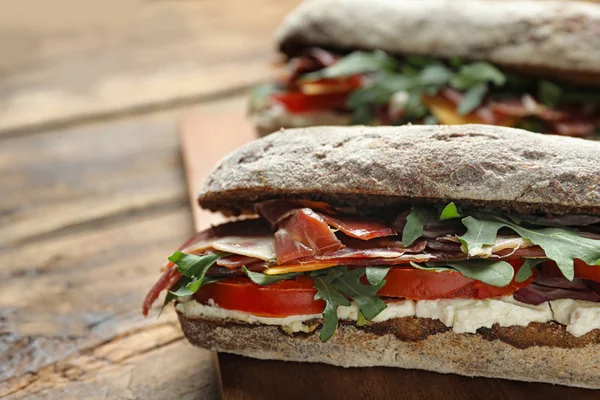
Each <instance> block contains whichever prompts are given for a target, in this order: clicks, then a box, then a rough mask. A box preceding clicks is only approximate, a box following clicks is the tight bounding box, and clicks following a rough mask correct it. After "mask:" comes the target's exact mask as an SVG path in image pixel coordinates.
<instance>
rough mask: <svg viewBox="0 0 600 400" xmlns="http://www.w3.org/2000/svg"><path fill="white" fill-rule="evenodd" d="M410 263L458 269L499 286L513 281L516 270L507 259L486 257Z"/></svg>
mask: <svg viewBox="0 0 600 400" xmlns="http://www.w3.org/2000/svg"><path fill="white" fill-rule="evenodd" d="M410 264H411V265H412V266H413V267H415V268H417V269H423V270H429V271H448V270H451V271H457V272H460V273H461V274H462V275H463V276H466V277H467V278H471V279H476V280H478V281H481V282H483V283H487V284H488V285H492V286H497V287H504V286H507V285H508V284H509V283H510V282H511V281H512V279H513V276H514V272H515V271H514V269H513V267H512V265H510V264H509V263H507V262H506V261H497V260H485V259H479V260H466V261H453V262H446V263H427V264H425V265H420V264H417V263H414V262H411V263H410Z"/></svg>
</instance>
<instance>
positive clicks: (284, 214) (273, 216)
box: [256, 200, 300, 227]
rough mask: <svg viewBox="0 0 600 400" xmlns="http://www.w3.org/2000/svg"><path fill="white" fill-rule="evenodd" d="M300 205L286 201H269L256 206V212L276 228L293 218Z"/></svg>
mask: <svg viewBox="0 0 600 400" xmlns="http://www.w3.org/2000/svg"><path fill="white" fill-rule="evenodd" d="M299 208H300V207H299V206H298V204H296V203H294V202H291V201H285V200H268V201H263V202H262V203H259V204H257V205H256V212H257V213H258V214H259V215H260V216H261V217H263V218H264V219H266V220H267V221H269V224H271V227H276V226H277V225H278V224H279V223H280V222H282V221H283V220H284V219H286V218H288V217H290V216H292V214H294V212H295V211H296V210H297V209H299Z"/></svg>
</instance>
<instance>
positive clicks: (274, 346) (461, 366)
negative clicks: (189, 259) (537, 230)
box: [178, 312, 600, 389]
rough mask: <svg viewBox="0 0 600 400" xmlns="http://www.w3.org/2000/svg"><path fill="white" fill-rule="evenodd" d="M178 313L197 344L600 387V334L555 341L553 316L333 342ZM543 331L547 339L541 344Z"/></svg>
mask: <svg viewBox="0 0 600 400" xmlns="http://www.w3.org/2000/svg"><path fill="white" fill-rule="evenodd" d="M178 316H179V320H180V322H181V326H182V328H183V332H184V334H185V336H186V338H187V339H188V340H189V341H190V342H191V343H192V344H194V345H196V346H200V347H203V348H207V349H210V350H213V351H220V352H227V353H234V354H239V355H243V356H247V357H253V358H260V359H269V360H283V361H301V362H320V363H326V364H332V365H337V366H341V367H371V366H388V367H399V368H411V369H424V370H429V371H435V372H441V373H454V374H460V375H466V376H483V377H489V378H504V379H512V380H519V381H527V382H545V383H554V384H560V385H567V386H577V387H582V388H590V389H600V363H598V360H599V359H600V337H599V336H598V334H597V332H595V331H593V332H590V333H589V334H587V335H586V336H587V338H585V337H584V338H582V342H581V343H579V345H571V346H568V345H567V346H553V345H552V344H551V343H552V341H553V340H554V341H556V342H557V343H559V342H560V341H561V338H563V337H566V336H567V335H569V336H570V334H568V333H567V332H566V331H565V330H564V327H560V326H559V325H558V324H554V323H545V324H542V323H532V324H530V325H529V326H527V327H508V328H500V327H496V326H495V327H494V328H492V330H494V329H495V330H496V336H494V335H490V332H491V331H492V330H485V329H483V330H481V333H479V332H478V333H477V334H456V333H454V332H453V331H451V330H448V329H442V328H440V329H436V328H435V327H433V326H432V327H429V326H430V325H431V323H432V321H433V320H428V319H421V318H414V317H410V318H398V319H397V321H394V322H395V323H396V324H397V325H400V326H401V325H402V324H407V325H412V326H413V327H426V329H430V331H429V332H428V333H427V334H425V335H423V336H422V337H414V338H410V337H409V338H402V337H398V336H397V335H396V334H394V331H393V329H391V328H390V327H384V328H383V329H381V330H380V331H375V330H373V329H368V328H358V327H356V326H354V325H351V324H343V325H340V327H339V328H338V331H337V332H336V334H335V335H334V336H333V337H332V338H331V339H330V340H329V341H328V342H326V343H322V342H321V341H320V340H319V338H318V332H314V333H311V334H296V335H293V336H289V335H287V334H285V333H284V332H283V331H282V330H281V329H280V328H279V327H277V326H272V325H258V324H257V325H253V324H247V323H243V322H235V321H228V320H219V319H207V318H192V317H188V316H186V315H183V314H181V313H179V312H178ZM438 322H439V321H438ZM374 325H379V324H374ZM438 328H439V327H438ZM408 329H409V330H410V329H412V328H411V327H409V328H408ZM421 330H422V329H421ZM515 336H519V337H521V339H520V340H521V341H522V342H523V341H527V340H528V341H529V345H527V346H524V345H522V346H518V345H515V343H514V342H513V343H511V341H510V338H511V337H513V338H514V337H515ZM536 337H541V338H545V340H544V342H542V343H539V344H537V343H535V338H536ZM506 338H509V339H508V340H506ZM532 338H533V339H532ZM521 344H523V343H521Z"/></svg>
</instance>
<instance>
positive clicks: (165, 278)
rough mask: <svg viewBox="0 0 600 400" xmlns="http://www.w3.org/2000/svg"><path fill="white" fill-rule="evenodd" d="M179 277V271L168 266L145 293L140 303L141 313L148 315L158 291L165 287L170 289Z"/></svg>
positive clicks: (158, 293)
mask: <svg viewBox="0 0 600 400" xmlns="http://www.w3.org/2000/svg"><path fill="white" fill-rule="evenodd" d="M179 278H181V273H180V272H179V271H177V268H170V269H168V270H166V271H165V272H164V273H163V274H162V276H161V277H160V279H159V280H158V281H157V282H156V283H155V284H154V286H152V289H150V291H149V292H148V294H147V295H146V298H145V299H144V304H143V305H142V313H143V314H144V316H147V315H148V311H150V307H152V304H153V303H154V302H155V301H156V299H158V296H159V295H160V292H162V291H163V290H165V289H170V288H171V286H173V285H174V284H175V283H176V282H177V281H178V280H179Z"/></svg>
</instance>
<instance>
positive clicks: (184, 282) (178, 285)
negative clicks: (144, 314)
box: [158, 276, 192, 317]
mask: <svg viewBox="0 0 600 400" xmlns="http://www.w3.org/2000/svg"><path fill="white" fill-rule="evenodd" d="M191 281H192V280H191V279H190V278H188V277H187V276H182V277H181V278H179V280H178V281H177V282H176V283H175V284H174V285H173V287H171V289H170V291H168V292H167V295H166V296H165V301H164V302H163V305H162V307H161V308H160V311H159V313H158V316H159V317H160V315H161V314H162V312H163V310H164V309H165V307H166V306H167V304H169V303H170V302H172V301H173V300H175V299H176V298H177V297H178V296H177V295H175V294H173V293H171V292H175V293H177V292H178V291H179V290H180V289H181V288H182V287H183V288H185V286H186V285H187V284H188V283H190V282H191Z"/></svg>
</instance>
